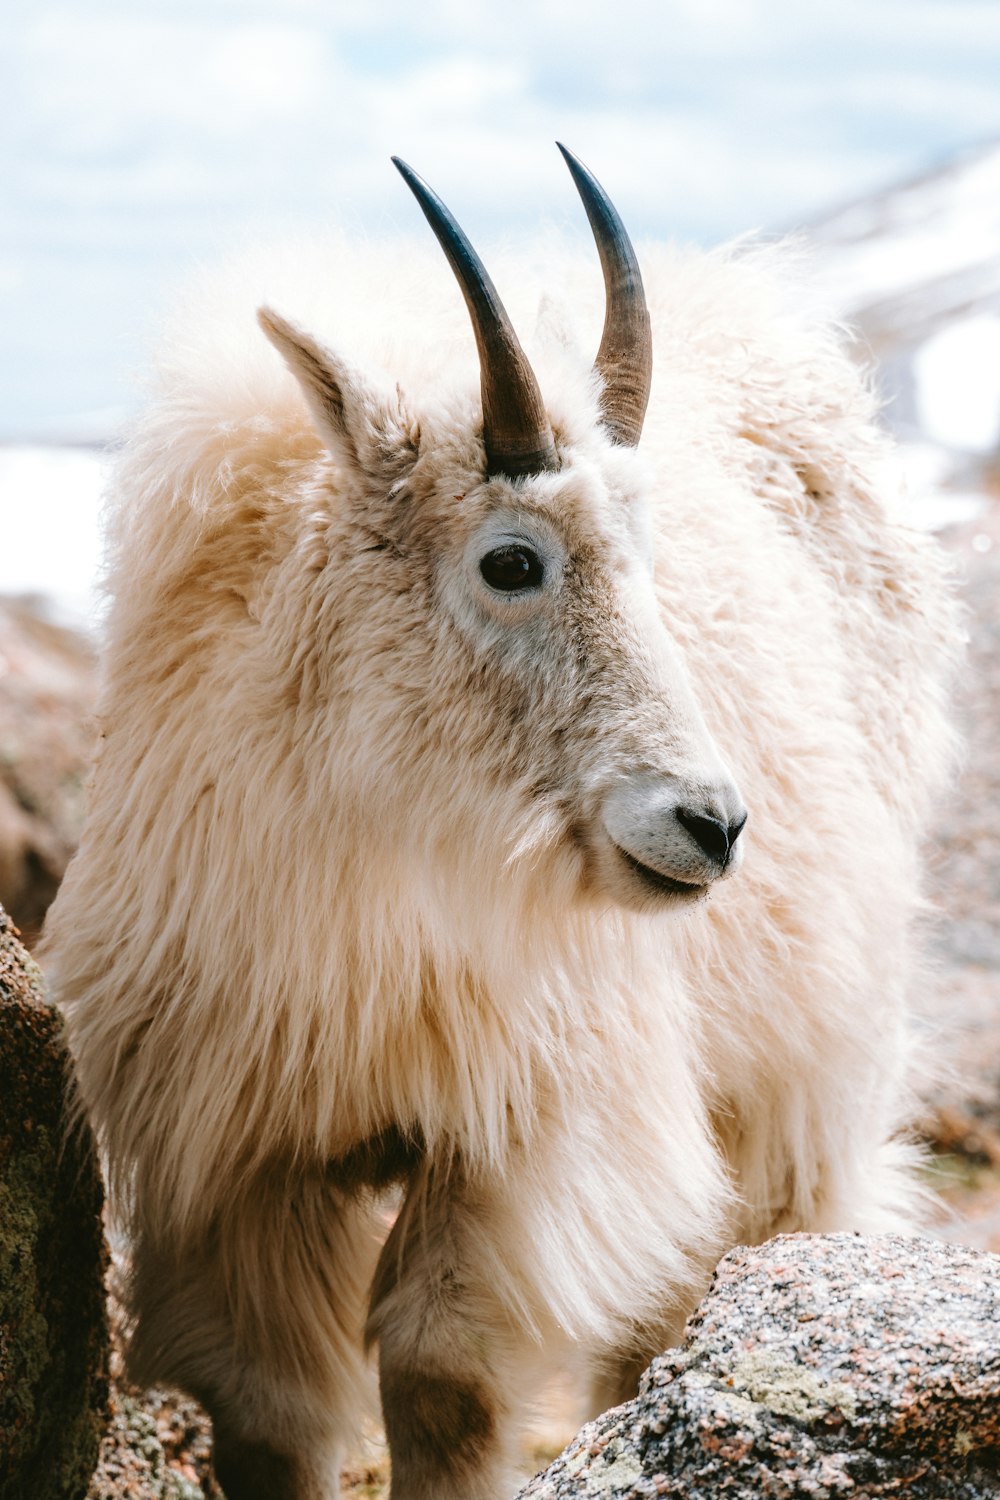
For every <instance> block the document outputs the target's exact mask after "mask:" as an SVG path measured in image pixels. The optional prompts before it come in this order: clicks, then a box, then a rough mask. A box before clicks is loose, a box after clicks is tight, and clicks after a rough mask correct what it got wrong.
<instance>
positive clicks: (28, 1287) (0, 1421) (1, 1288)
mask: <svg viewBox="0 0 1000 1500" xmlns="http://www.w3.org/2000/svg"><path fill="white" fill-rule="evenodd" d="M65 1111H66V1053H65V1050H64V1047H63V1043H62V1037H61V1028H60V1024H59V1020H58V1018H57V1016H56V1013H55V1011H54V1010H53V1009H52V1007H51V1006H49V1005H47V1004H46V1002H45V1000H44V998H43V995H42V988H41V974H40V972H39V970H38V968H37V967H36V965H35V964H34V963H33V961H32V960H31V958H29V956H28V955H27V953H26V952H25V951H24V949H23V948H22V946H21V944H20V943H19V942H18V941H17V938H16V936H15V934H14V930H13V928H12V925H11V922H10V919H9V918H8V917H7V915H6V913H5V912H3V911H2V909H0V1494H2V1495H3V1497H4V1500H82V1497H83V1496H84V1495H85V1494H86V1491H87V1485H88V1481H89V1479H90V1475H91V1473H92V1471H93V1468H94V1465H95V1463H96V1461H97V1454H98V1446H99V1443H100V1439H101V1433H102V1431H103V1428H104V1422H105V1408H106V1400H107V1358H108V1333H107V1319H106V1313H105V1304H104V1273H105V1269H106V1250H105V1245H104V1236H103V1231H102V1227H101V1205H102V1192H101V1184H100V1178H99V1175H98V1170H97V1165H96V1162H95V1158H94V1151H93V1145H92V1142H91V1139H90V1136H89V1133H88V1132H87V1131H86V1130H85V1129H82V1128H81V1129H79V1130H77V1131H76V1132H74V1133H73V1134H72V1135H70V1136H69V1137H67V1135H66V1112H65Z"/></svg>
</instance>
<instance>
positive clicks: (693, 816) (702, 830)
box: [677, 807, 743, 864]
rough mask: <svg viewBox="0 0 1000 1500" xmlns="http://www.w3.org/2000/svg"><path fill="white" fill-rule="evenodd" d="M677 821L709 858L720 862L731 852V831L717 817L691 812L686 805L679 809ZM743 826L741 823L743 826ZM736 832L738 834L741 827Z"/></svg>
mask: <svg viewBox="0 0 1000 1500" xmlns="http://www.w3.org/2000/svg"><path fill="white" fill-rule="evenodd" d="M677 821H678V823H680V825H681V827H682V828H684V829H686V830H687V832H688V833H689V834H690V835H691V837H692V838H693V839H694V841H695V843H696V844H697V845H698V848H699V849H701V850H702V852H703V853H704V854H707V855H708V857H709V859H715V860H718V861H719V863H720V864H721V863H722V862H723V860H724V859H725V858H726V856H727V854H728V853H729V844H730V837H729V832H728V830H727V829H726V827H725V825H724V824H722V823H720V822H719V821H718V819H717V818H706V817H703V816H702V814H701V813H693V812H689V811H688V810H687V808H684V807H679V808H678V809H677ZM742 826H743V825H742V824H740V827H741V828H742ZM736 832H737V834H738V833H739V829H737V830H736Z"/></svg>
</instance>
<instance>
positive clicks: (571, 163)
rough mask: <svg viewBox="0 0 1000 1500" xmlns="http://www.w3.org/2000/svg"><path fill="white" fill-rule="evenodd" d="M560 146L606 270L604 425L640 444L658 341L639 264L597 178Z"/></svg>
mask: <svg viewBox="0 0 1000 1500" xmlns="http://www.w3.org/2000/svg"><path fill="white" fill-rule="evenodd" d="M556 145H557V146H558V147H559V150H560V151H561V152H562V154H563V156H564V158H565V160H566V165H567V166H568V167H569V169H570V172H571V173H572V174H573V181H574V182H575V183H576V190H577V192H578V193H579V194H580V197H581V198H582V199H583V206H584V208H585V209H586V210H587V218H588V219H589V220H590V227H591V229H592V230H593V232H594V239H595V241H596V242H597V251H598V254H599V255H600V257H601V270H602V271H603V272H604V295H605V305H606V311H605V314H604V332H603V334H602V335H601V347H600V348H599V349H598V351H597V359H596V360H595V361H594V364H595V366H596V368H597V369H598V370H599V371H600V373H601V375H602V376H603V378H604V393H603V395H602V396H601V412H602V414H603V416H604V425H605V426H606V427H607V428H608V429H609V431H610V433H611V435H612V437H613V438H614V439H615V440H616V442H619V443H623V444H624V445H625V446H626V447H628V448H634V447H636V445H637V444H638V442H639V438H640V436H641V435H642V420H643V417H644V416H645V415H646V405H647V403H648V401H649V387H650V384H651V382H652V379H653V340H652V334H651V331H650V326H649V312H648V310H647V308H646V294H645V292H644V291H643V289H642V276H641V274H640V272H639V262H638V260H637V259H636V255H635V251H634V250H633V249H632V242H631V240H630V239H629V237H628V235H627V234H626V233H625V226H624V224H623V223H622V221H621V219H620V218H619V217H618V213H617V210H616V209H615V206H614V204H613V203H612V202H611V199H610V198H609V197H608V195H607V193H606V192H605V191H604V189H603V188H602V187H601V184H600V183H599V182H598V181H597V178H596V177H594V176H593V174H592V173H591V172H589V171H588V170H587V168H586V167H585V166H584V165H583V162H582V161H580V160H579V158H578V157H576V156H574V155H573V153H572V151H567V149H566V147H565V146H564V145H563V144H562V143H561V142H560V141H557V142H556Z"/></svg>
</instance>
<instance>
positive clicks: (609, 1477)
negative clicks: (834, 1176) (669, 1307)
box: [519, 1234, 1000, 1500]
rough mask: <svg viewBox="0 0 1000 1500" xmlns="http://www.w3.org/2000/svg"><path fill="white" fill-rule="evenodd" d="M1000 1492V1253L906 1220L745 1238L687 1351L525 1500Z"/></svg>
mask: <svg viewBox="0 0 1000 1500" xmlns="http://www.w3.org/2000/svg"><path fill="white" fill-rule="evenodd" d="M585 1496H586V1497H591V1496H594V1497H598V1496H599V1497H601V1500H626V1497H628V1500H640V1497H641V1500H652V1497H654V1496H670V1497H676V1500H680V1497H684V1500H715V1497H716V1496H718V1497H722V1496H725V1497H728V1500H759V1497H762V1496H767V1497H773V1500H799V1497H811V1500H827V1497H830V1500H832V1497H838V1500H839V1497H841V1496H844V1497H848V1496H849V1497H850V1500H869V1497H871V1500H874V1497H876V1496H892V1497H894V1500H900V1497H904V1500H987V1497H989V1500H998V1497H1000V1257H998V1256H995V1255H989V1254H986V1253H984V1252H981V1251H975V1250H968V1249H965V1248H963V1247H961V1246H956V1245H943V1244H938V1243H935V1242H934V1241H931V1240H927V1239H921V1238H916V1237H913V1238H911V1237H906V1236H901V1235H882V1236H874V1237H870V1238H861V1237H859V1236H854V1235H847V1234H838V1235H782V1236H780V1237H779V1238H778V1239H775V1240H771V1241H770V1242H769V1243H768V1244H766V1245H762V1246H760V1247H757V1248H752V1249H746V1248H741V1249H738V1250H734V1251H732V1252H731V1253H730V1254H729V1255H727V1256H726V1257H725V1259H724V1260H723V1261H722V1262H721V1263H720V1265H719V1268H718V1270H717V1271H716V1274H715V1278H714V1281H713V1284H712V1287H711V1289H710V1291H709V1293H708V1296H707V1297H706V1298H705V1300H704V1302H703V1303H702V1305H701V1307H700V1308H699V1309H698V1311H697V1312H696V1313H695V1315H694V1316H693V1317H692V1318H691V1320H690V1321H689V1323H688V1326H687V1329H686V1332H685V1340H684V1343H683V1345H682V1346H681V1348H679V1349H677V1350H675V1351H673V1352H671V1353H669V1354H665V1355H663V1356H662V1357H660V1358H659V1359H656V1360H654V1361H653V1364H652V1365H651V1366H650V1368H649V1370H648V1371H647V1372H646V1374H645V1375H644V1376H643V1378H642V1382H641V1385H640V1389H639V1395H638V1396H637V1398H636V1399H635V1400H634V1401H631V1402H628V1403H626V1404H625V1405H624V1406H619V1407H616V1408H614V1409H613V1410H612V1411H610V1412H606V1413H605V1415H604V1416H602V1417H599V1418H598V1419H597V1420H596V1421H594V1422H591V1423H589V1424H588V1425H587V1426H586V1427H584V1428H583V1429H582V1431H581V1432H580V1433H579V1434H578V1435H577V1437H576V1438H575V1439H574V1440H573V1442H572V1443H571V1444H570V1445H569V1447H568V1448H566V1449H565V1451H564V1452H563V1453H562V1454H561V1455H560V1457H559V1458H557V1459H556V1461H555V1462H554V1463H553V1464H551V1465H550V1467H549V1468H548V1469H546V1470H545V1471H544V1472H543V1473H541V1474H539V1475H538V1476H537V1477H536V1478H535V1479H533V1480H532V1481H531V1483H530V1484H528V1485H527V1486H526V1487H525V1488H524V1489H522V1490H521V1491H520V1495H519V1500H570V1497H574V1500H576V1497H581V1500H582V1497H585Z"/></svg>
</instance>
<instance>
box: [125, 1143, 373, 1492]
mask: <svg viewBox="0 0 1000 1500" xmlns="http://www.w3.org/2000/svg"><path fill="white" fill-rule="evenodd" d="M377 1254H378V1241H377V1237H376V1235H375V1233H374V1231H373V1227H372V1225H371V1224H370V1222H369V1220H368V1217H367V1214H366V1213H365V1211H364V1210H363V1209H362V1208H361V1207H360V1206H358V1205H357V1204H356V1203H354V1202H353V1201H352V1200H350V1199H346V1198H345V1197H344V1196H343V1195H342V1194H341V1193H339V1192H338V1191H337V1190H336V1189H335V1188H333V1187H332V1186H331V1185H330V1184H329V1183H328V1181H327V1180H326V1178H325V1176H324V1174H323V1173H322V1172H321V1171H317V1172H316V1173H315V1174H313V1175H305V1174H302V1173H298V1174H296V1175H295V1177H294V1179H292V1178H290V1177H287V1176H283V1175H282V1174H280V1173H277V1172H273V1173H269V1174H268V1176H267V1179H266V1180H264V1179H258V1180H257V1181H256V1182H255V1183H254V1184H253V1186H252V1187H251V1188H248V1189H247V1190H246V1191H245V1192H244V1193H243V1194H242V1195H241V1197H240V1200H239V1202H237V1203H230V1204H229V1205H227V1207H226V1209H225V1210H224V1211H220V1212H219V1213H218V1214H217V1215H216V1217H215V1219H214V1221H213V1223H212V1226H211V1228H210V1230H207V1231H205V1232H203V1233H202V1234H200V1235H199V1236H198V1238H197V1241H196V1243H194V1244H188V1245H187V1247H186V1249H184V1250H178V1249H177V1240H176V1237H174V1238H173V1239H172V1238H171V1237H170V1236H168V1235H166V1234H165V1232H164V1230H163V1228H162V1226H160V1227H159V1228H158V1230H157V1231H156V1232H153V1231H151V1229H150V1228H149V1227H148V1226H147V1228H146V1230H145V1231H144V1232H140V1234H139V1236H138V1238H137V1241H136V1244H135V1248H134V1262H133V1277H132V1289H131V1299H130V1300H131V1307H132V1312H133V1314H134V1316H135V1319H136V1331H135V1335H134V1338H133V1341H132V1346H131V1350H130V1355H129V1368H130V1372H131V1373H133V1374H134V1375H135V1377H136V1378H137V1379H139V1380H140V1381H142V1382H143V1383H149V1382H152V1381H170V1382H172V1383H174V1384H177V1385H179V1386H181V1387H182V1388H183V1389H185V1390H188V1391H190V1392H191V1393H192V1394H193V1395H194V1396H196V1397H197V1398H198V1399H199V1400H201V1401H202V1402H203V1404H204V1405H205V1406H206V1407H207V1409H208V1411H209V1413H210V1415H211V1417H212V1420H213V1424H214V1428H215V1454H214V1461H215V1469H216V1473H217V1476H218V1478H219V1481H220V1483H221V1484H222V1486H223V1488H224V1490H225V1492H226V1496H227V1500H333V1497H334V1496H336V1495H338V1494H339V1482H338V1470H339V1464H340V1458H341V1452H342V1449H343V1445H344V1443H345V1442H346V1441H347V1440H348V1439H349V1438H350V1437H351V1436H352V1435H353V1433H354V1431H355V1430H356V1424H357V1419H358V1416H359V1413H360V1410H361V1409H362V1408H363V1407H364V1405H365V1396H366V1394H367V1395H368V1397H369V1401H370V1404H371V1405H374V1401H373V1399H372V1398H373V1397H374V1390H373V1389H372V1387H373V1385H374V1382H373V1380H372V1377H371V1373H370V1371H369V1369H368V1364H367V1361H366V1360H365V1358H364V1354H363V1338H362V1335H363V1324H364V1312H365V1305H366V1300H367V1291H368V1286H369V1283H370V1280H371V1275H372V1271H373V1269H374V1265H375V1261H376V1257H377ZM366 1388H367V1390H366Z"/></svg>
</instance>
